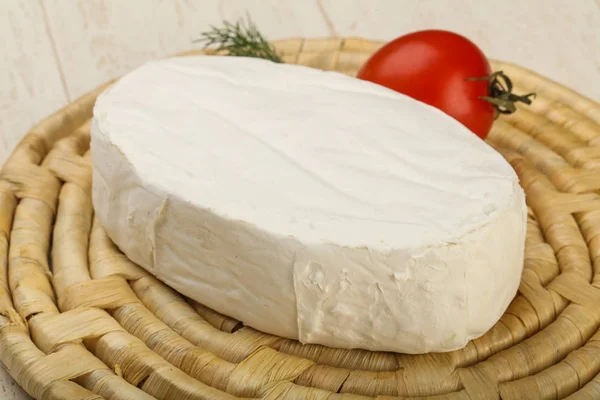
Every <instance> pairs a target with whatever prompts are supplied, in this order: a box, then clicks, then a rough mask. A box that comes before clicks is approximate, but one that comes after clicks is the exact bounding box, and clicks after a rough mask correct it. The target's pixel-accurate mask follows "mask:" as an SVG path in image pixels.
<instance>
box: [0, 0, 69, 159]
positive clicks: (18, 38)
mask: <svg viewBox="0 0 600 400" xmlns="http://www.w3.org/2000/svg"><path fill="white" fill-rule="evenodd" d="M0 38H1V39H0V54H2V57H1V58H0V87H1V88H2V89H1V91H0V165H2V164H3V163H4V161H5V160H6V157H7V156H8V154H10V152H11V151H12V149H13V148H14V147H15V145H16V144H17V143H18V141H19V140H20V139H21V138H22V137H23V135H24V134H25V133H26V132H27V130H28V129H29V128H30V127H31V126H32V125H33V124H35V123H36V122H37V121H39V120H40V119H41V118H43V117H45V116H46V115H48V114H50V113H52V112H53V111H55V110H56V109H58V108H60V107H63V106H64V105H65V104H67V96H66V92H65V90H64V87H63V85H62V83H61V79H60V72H59V69H58V66H57V64H56V60H55V57H54V54H53V52H52V44H51V41H50V38H49V37H48V33H47V31H46V24H45V22H44V13H43V9H42V7H41V6H40V3H39V2H37V1H0Z"/></svg>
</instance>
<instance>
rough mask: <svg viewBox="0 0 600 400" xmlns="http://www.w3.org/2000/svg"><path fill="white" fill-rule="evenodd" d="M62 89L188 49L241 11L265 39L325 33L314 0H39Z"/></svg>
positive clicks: (76, 88)
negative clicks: (62, 76)
mask: <svg viewBox="0 0 600 400" xmlns="http://www.w3.org/2000/svg"><path fill="white" fill-rule="evenodd" d="M44 4H45V6H46V9H47V11H48V17H49V25H50V27H51V30H52V33H53V36H54V37H55V39H56V44H57V50H58V54H59V59H60V63H61V65H62V68H63V71H64V74H65V79H66V81H67V88H68V91H69V94H70V95H71V96H72V97H77V96H79V95H81V94H83V93H85V92H86V91H88V90H90V89H92V88H93V87H95V86H97V85H99V84H101V83H103V82H105V81H107V80H109V79H111V78H114V77H118V76H120V75H122V74H124V73H126V72H129V71H130V70H132V69H133V68H135V67H137V66H138V65H140V64H142V63H144V62H146V61H148V60H151V59H156V58H159V57H165V56H168V55H172V54H175V53H177V52H180V51H184V50H189V49H191V48H193V47H198V45H194V44H193V43H192V41H193V40H194V39H195V38H197V37H198V36H199V34H200V32H202V31H204V30H206V29H207V28H208V27H209V26H210V25H211V24H215V25H220V24H221V22H222V20H223V19H227V20H232V21H235V20H237V19H238V18H240V17H242V16H244V15H245V12H246V10H249V13H250V14H251V16H252V19H253V20H254V21H255V22H256V24H257V25H258V26H260V28H261V30H262V31H263V33H264V34H265V35H267V36H269V37H270V38H274V37H288V36H305V35H306V36H315V35H316V36H325V35H328V33H329V32H328V29H327V27H326V25H325V22H324V20H323V19H322V18H321V14H320V12H319V10H318V8H317V6H316V5H315V4H314V3H313V2H305V1H296V0H284V1H279V0H269V1H264V0H248V1H239V0H238V1H235V0H230V1H227V0H221V1H215V0H211V1H209V0H205V1H185V0H176V1H159V0H128V1H122V0H105V1H88V0H74V1H58V0H44Z"/></svg>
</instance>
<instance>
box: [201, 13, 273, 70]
mask: <svg viewBox="0 0 600 400" xmlns="http://www.w3.org/2000/svg"><path fill="white" fill-rule="evenodd" d="M194 41H195V42H203V43H204V48H205V49H207V48H213V49H215V50H216V51H218V52H220V51H225V52H226V53H227V54H228V55H230V56H237V57H254V58H264V59H267V60H271V61H273V62H276V63H282V62H283V61H282V59H281V57H280V56H279V55H278V54H277V52H276V51H275V49H274V48H273V46H272V45H271V44H270V43H269V42H268V41H267V40H266V39H265V38H264V37H263V35H262V34H261V33H260V32H259V30H258V29H257V28H256V26H255V25H254V24H253V23H252V21H251V20H250V17H248V20H247V23H244V21H243V20H240V21H238V22H236V23H235V24H234V23H231V22H228V21H223V27H222V28H217V27H215V26H211V28H210V30H208V31H206V32H203V33H201V36H200V38H198V39H196V40H194Z"/></svg>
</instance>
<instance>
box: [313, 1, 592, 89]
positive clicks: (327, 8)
mask: <svg viewBox="0 0 600 400" xmlns="http://www.w3.org/2000/svg"><path fill="white" fill-rule="evenodd" d="M317 1H318V2H319V3H321V4H322V6H323V10H324V12H325V13H326V14H327V16H328V19H329V20H330V21H331V24H332V25H333V26H335V30H336V32H337V33H338V34H339V35H340V36H353V35H355V36H362V37H366V38H368V39H377V40H390V39H391V38H394V37H397V36H399V35H402V34H404V33H408V32H411V31H415V30H420V29H447V30H451V31H454V32H458V33H461V34H463V35H465V36H467V37H469V38H470V39H472V40H473V41H474V42H475V43H476V44H477V45H478V46H480V47H481V48H482V50H483V51H484V53H485V54H486V55H487V56H488V57H490V58H494V59H498V60H505V61H510V62H514V63H517V64H519V65H522V66H524V67H526V68H529V69H532V70H534V71H536V72H539V73H541V74H543V75H545V76H547V77H549V78H551V79H553V80H556V81H559V82H560V83H562V84H565V85H567V86H569V87H571V88H572V89H575V90H576V91H578V92H580V93H582V94H584V95H586V96H588V97H591V98H592V99H594V100H596V101H599V100H600V80H598V79H596V78H597V77H598V76H599V72H600V6H599V4H598V2H597V1H599V0H596V1H594V0H577V1H573V2H568V1H564V0H535V1H533V0H529V1H523V0H505V1H481V0H462V1H453V0H420V1H412V0H382V1H365V0H348V1H344V0H317Z"/></svg>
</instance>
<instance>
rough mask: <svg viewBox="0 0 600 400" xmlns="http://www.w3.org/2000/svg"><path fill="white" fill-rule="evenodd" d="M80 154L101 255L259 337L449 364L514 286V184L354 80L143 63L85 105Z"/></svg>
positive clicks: (431, 118) (455, 128)
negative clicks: (104, 247) (101, 238)
mask: <svg viewBox="0 0 600 400" xmlns="http://www.w3.org/2000/svg"><path fill="white" fill-rule="evenodd" d="M91 148H92V164H93V201H94V206H95V210H96V214H97V216H98V218H99V219H100V221H101V222H102V224H103V225H104V227H105V229H106V230H107V232H108V234H109V236H110V237H111V238H112V239H113V240H114V242H115V243H116V244H117V245H118V246H119V247H120V248H121V249H122V250H123V251H124V252H125V253H126V254H127V255H128V256H129V257H130V258H131V259H132V260H133V261H135V262H136V263H138V264H140V265H141V266H142V267H144V268H146V269H148V270H149V271H150V272H151V273H153V274H155V275H156V276H157V277H158V278H159V279H161V280H163V281H164V282H166V283H167V284H169V285H170V286H172V287H173V288H175V289H176V290H178V291H180V292H181V293H183V294H185V295H187V296H189V297H191V298H193V299H195V300H197V301H199V302H201V303H203V304H206V305H207V306H209V307H211V308H213V309H215V310H217V311H219V312H222V313H224V314H226V315H230V316H232V317H235V318H237V319H240V320H242V321H243V322H244V323H246V324H248V325H250V326H253V327H254V328H256V329H259V330H263V331H265V332H268V333H272V334H276V335H280V336H284V337H289V338H295V339H299V340H301V341H302V342H305V343H319V344H324V345H328V346H333V347H344V348H357V347H358V348H364V349H369V350H385V351H398V352H404V353H422V352H428V351H450V350H454V349H457V348H460V347H462V346H464V345H465V344H466V343H467V341H468V340H470V339H472V338H474V337H478V336H480V335H481V334H483V333H484V332H485V331H487V330H488V329H489V328H490V327H491V326H492V325H493V324H494V323H495V322H496V321H497V320H498V319H499V318H500V316H501V315H502V313H503V312H504V310H505V309H506V307H507V306H508V304H509V302H510V301H511V299H512V298H513V296H514V294H515V293H516V290H517V287H518V284H519V280H520V273H521V269H522V266H523V255H524V240H525V239H524V238H525V229H526V206H525V200H524V193H523V191H522V189H521V188H520V186H519V185H518V178H517V176H516V174H515V173H514V171H513V170H512V169H511V167H510V166H509V165H508V163H506V161H505V160H504V159H503V158H502V157H501V156H500V155H499V154H498V153H496V152H495V151H494V150H493V149H491V148H490V147H489V146H488V145H487V144H485V143H484V142H482V141H481V140H480V139H478V138H477V137H476V136H475V135H473V134H472V133H471V132H469V131H468V130H467V129H466V128H465V127H463V126H462V125H460V124H459V123H458V122H456V121H454V120H453V119H451V118H449V117H447V116H446V115H445V114H443V113H441V112H439V111H438V110H436V109H433V108H431V107H428V106H426V105H423V104H422V103H419V102H416V101H414V100H412V99H410V98H408V97H406V96H403V95H400V94H398V93H395V92H392V91H390V90H387V89H385V88H382V87H380V86H377V85H374V84H371V83H368V82H363V81H359V80H357V79H353V78H350V77H346V76H343V75H341V74H336V73H330V72H329V73H326V72H322V71H318V70H313V69H310V68H305V67H299V66H291V65H277V64H273V63H270V62H266V61H262V60H255V59H250V60H248V59H236V58H233V57H188V58H175V59H169V60H163V61H159V62H153V63H149V64H146V65H144V66H142V67H141V68H139V69H137V70H136V71H134V72H132V73H131V74H129V75H127V76H125V77H124V78H123V79H121V80H120V81H119V82H118V83H116V84H115V85H114V86H113V87H112V88H111V89H109V90H108V91H106V92H105V93H104V94H102V95H101V96H100V98H99V99H98V101H97V104H96V106H95V109H94V120H93V122H92V145H91Z"/></svg>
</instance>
